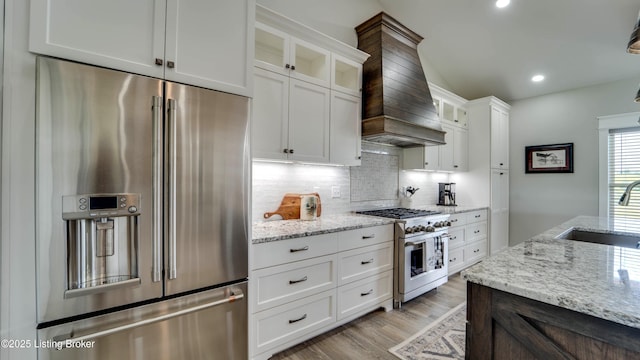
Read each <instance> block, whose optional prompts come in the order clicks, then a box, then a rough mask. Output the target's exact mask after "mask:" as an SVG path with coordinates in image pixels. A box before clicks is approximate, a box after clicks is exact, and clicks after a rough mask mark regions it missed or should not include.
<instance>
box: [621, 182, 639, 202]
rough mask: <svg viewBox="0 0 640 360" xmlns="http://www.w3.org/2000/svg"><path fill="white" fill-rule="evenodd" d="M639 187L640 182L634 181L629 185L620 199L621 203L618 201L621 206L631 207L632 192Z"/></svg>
mask: <svg viewBox="0 0 640 360" xmlns="http://www.w3.org/2000/svg"><path fill="white" fill-rule="evenodd" d="M638 185H640V180H637V181H634V182H632V183H631V184H629V186H627V189H626V190H625V191H624V193H622V196H621V197H620V201H618V204H619V205H620V206H627V205H629V199H631V190H632V189H633V188H634V187H636V186H638Z"/></svg>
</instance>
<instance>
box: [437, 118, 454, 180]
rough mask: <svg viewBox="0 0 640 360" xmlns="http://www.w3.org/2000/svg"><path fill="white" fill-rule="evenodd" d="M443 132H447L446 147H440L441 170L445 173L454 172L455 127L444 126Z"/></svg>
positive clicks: (445, 136)
mask: <svg viewBox="0 0 640 360" xmlns="http://www.w3.org/2000/svg"><path fill="white" fill-rule="evenodd" d="M442 130H444V131H445V132H446V134H445V135H444V142H445V143H446V144H445V145H440V169H441V170H444V171H454V170H455V168H454V165H455V164H454V162H455V159H454V157H453V142H454V141H455V140H454V131H455V127H453V126H449V125H446V124H442Z"/></svg>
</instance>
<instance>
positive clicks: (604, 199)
mask: <svg viewBox="0 0 640 360" xmlns="http://www.w3.org/2000/svg"><path fill="white" fill-rule="evenodd" d="M597 119H598V147H599V150H598V215H599V216H601V217H606V218H609V130H611V129H624V128H630V127H638V126H640V112H633V113H625V114H616V115H607V116H599V117H598V118H597Z"/></svg>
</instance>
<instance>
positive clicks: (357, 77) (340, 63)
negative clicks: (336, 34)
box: [331, 54, 362, 97]
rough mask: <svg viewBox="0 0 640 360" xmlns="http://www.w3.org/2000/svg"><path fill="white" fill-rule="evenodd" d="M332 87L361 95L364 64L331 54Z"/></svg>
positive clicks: (354, 94)
mask: <svg viewBox="0 0 640 360" xmlns="http://www.w3.org/2000/svg"><path fill="white" fill-rule="evenodd" d="M331 89H333V90H338V91H340V92H343V93H347V94H351V95H353V96H358V97H360V94H361V92H362V64H360V63H357V62H355V61H353V60H350V59H347V58H345V57H344V56H340V55H337V54H331Z"/></svg>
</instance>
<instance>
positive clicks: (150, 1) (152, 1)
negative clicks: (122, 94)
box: [29, 0, 166, 78]
mask: <svg viewBox="0 0 640 360" xmlns="http://www.w3.org/2000/svg"><path fill="white" fill-rule="evenodd" d="M165 8H166V0H139V1H130V0H110V1H104V0H32V1H31V17H30V24H29V26H30V31H29V50H30V51H32V52H35V53H40V54H45V55H51V56H55V57H59V58H64V59H70V60H75V61H79V62H83V63H87V64H92V65H99V66H104V67H108V68H113V69H118V70H123V71H128V72H133V73H138V74H143V75H148V76H153V77H157V78H161V77H162V76H163V74H164V68H163V66H161V65H156V64H155V59H159V60H162V59H163V58H164V31H165Z"/></svg>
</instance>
